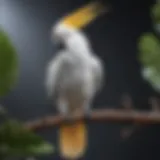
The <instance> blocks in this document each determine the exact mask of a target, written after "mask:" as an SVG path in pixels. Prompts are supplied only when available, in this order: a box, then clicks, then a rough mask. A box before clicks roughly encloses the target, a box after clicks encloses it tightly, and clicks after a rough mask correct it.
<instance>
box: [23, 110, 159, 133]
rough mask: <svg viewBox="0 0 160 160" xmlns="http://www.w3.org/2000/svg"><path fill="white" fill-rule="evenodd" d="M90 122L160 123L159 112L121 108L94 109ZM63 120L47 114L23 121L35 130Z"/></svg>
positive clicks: (79, 116) (76, 117)
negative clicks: (37, 118)
mask: <svg viewBox="0 0 160 160" xmlns="http://www.w3.org/2000/svg"><path fill="white" fill-rule="evenodd" d="M72 118H73V119H74V120H82V119H84V115H83V114H77V115H74V116H73V117H72ZM90 120H91V122H93V121H96V122H98V121H99V122H102V121H106V122H119V123H120V122H130V123H138V124H154V123H160V114H159V113H158V112H154V111H152V112H139V111H130V112H128V111H126V110H123V109H99V110H94V111H93V112H92V113H91V115H90ZM63 121H64V119H63V117H61V116H59V115H57V116H47V117H44V118H42V119H39V120H35V121H32V122H27V123H25V127H26V128H27V129H31V130H36V129H41V128H44V127H53V126H55V125H59V124H61V123H62V122H63Z"/></svg>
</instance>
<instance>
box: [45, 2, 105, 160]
mask: <svg viewBox="0 0 160 160" xmlns="http://www.w3.org/2000/svg"><path fill="white" fill-rule="evenodd" d="M96 6H97V3H92V4H89V5H87V6H85V7H83V8H81V9H80V10H79V11H78V14H77V13H76V15H78V17H79V18H81V22H80V19H79V21H78V19H77V18H78V17H77V18H76V16H75V14H74V15H72V16H68V17H67V18H65V19H63V20H62V21H60V22H58V23H57V24H55V25H54V26H53V28H52V40H53V42H55V43H56V44H57V45H59V46H60V48H59V52H58V53H57V55H56V56H55V57H54V58H53V59H52V60H51V61H50V63H49V65H48V68H47V79H46V84H47V91H48V94H49V96H50V97H52V98H53V100H54V101H55V103H56V107H57V109H58V111H59V112H60V114H62V115H63V116H64V117H65V118H66V120H69V119H70V117H72V115H74V114H75V113H77V112H82V113H84V114H85V115H88V114H89V113H90V108H91V105H92V104H91V103H92V101H93V98H94V97H95V95H96V93H97V92H98V91H99V90H100V89H101V88H102V84H103V80H104V69H103V64H102V61H101V60H100V58H98V56H96V54H95V53H94V51H93V49H92V47H91V44H90V42H89V40H88V38H87V36H86V35H85V34H84V32H83V31H82V30H81V29H80V26H82V25H83V26H84V25H85V24H87V23H89V21H91V19H94V17H96V16H97V15H98V14H100V13H101V11H100V10H99V11H97V12H96V10H95V8H96ZM84 13H86V14H84ZM84 15H86V16H85V18H87V20H86V19H85V18H84ZM82 16H83V18H82ZM87 16H88V17H87ZM74 18H75V21H74V22H75V23H74V22H73V19H74ZM71 19H72V20H71ZM77 21H78V22H77ZM59 137H60V139H59V140H60V144H59V145H60V150H61V151H60V152H61V155H62V156H63V157H65V158H69V159H75V158H78V157H80V156H82V155H83V154H84V151H85V148H86V143H87V129H86V125H85V121H80V122H74V123H65V124H63V125H62V126H61V127H60V132H59Z"/></svg>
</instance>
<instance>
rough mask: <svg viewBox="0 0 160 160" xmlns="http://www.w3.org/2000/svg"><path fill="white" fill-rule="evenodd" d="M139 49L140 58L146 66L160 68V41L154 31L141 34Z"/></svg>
mask: <svg viewBox="0 0 160 160" xmlns="http://www.w3.org/2000/svg"><path fill="white" fill-rule="evenodd" d="M139 51H140V53H141V54H140V55H139V58H140V60H141V62H142V63H143V64H144V65H145V66H152V67H153V66H154V67H156V68H157V69H158V70H159V69H160V42H159V40H158V39H157V38H156V37H155V36H154V35H153V34H152V33H148V34H145V35H143V36H141V38H140V40H139Z"/></svg>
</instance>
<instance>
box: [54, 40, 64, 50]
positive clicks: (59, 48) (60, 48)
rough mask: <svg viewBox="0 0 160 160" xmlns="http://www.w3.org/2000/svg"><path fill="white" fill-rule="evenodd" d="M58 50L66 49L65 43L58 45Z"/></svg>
mask: <svg viewBox="0 0 160 160" xmlns="http://www.w3.org/2000/svg"><path fill="white" fill-rule="evenodd" d="M56 49H58V50H62V49H65V45H64V43H62V42H59V43H57V45H56Z"/></svg>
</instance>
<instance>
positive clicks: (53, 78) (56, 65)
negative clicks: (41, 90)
mask: <svg viewBox="0 0 160 160" xmlns="http://www.w3.org/2000/svg"><path fill="white" fill-rule="evenodd" d="M64 53H66V51H61V52H59V53H58V54H57V56H56V57H54V58H53V59H52V60H51V61H50V63H49V64H48V68H47V75H46V88H47V92H48V95H49V96H50V97H55V96H56V95H57V91H58V90H57V89H58V87H59V84H60V83H61V80H62V79H63V78H62V76H63V73H64V72H65V63H64V62H65V59H66V56H65V55H66V54H64Z"/></svg>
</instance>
